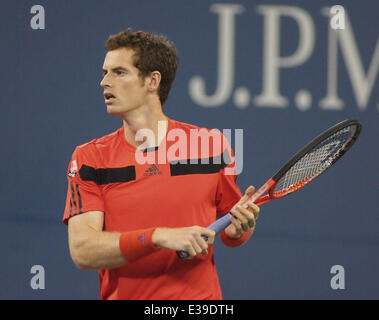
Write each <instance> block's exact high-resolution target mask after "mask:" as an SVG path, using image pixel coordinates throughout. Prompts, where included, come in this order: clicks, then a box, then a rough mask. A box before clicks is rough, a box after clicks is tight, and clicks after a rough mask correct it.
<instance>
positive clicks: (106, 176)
mask: <svg viewBox="0 0 379 320" xmlns="http://www.w3.org/2000/svg"><path fill="white" fill-rule="evenodd" d="M79 175H80V178H81V179H82V180H83V181H93V182H95V183H96V184H98V185H104V184H108V183H117V182H129V181H132V180H136V169H135V167H134V166H128V167H123V168H107V169H95V168H93V167H90V166H86V165H85V164H83V165H82V167H81V168H80V170H79Z"/></svg>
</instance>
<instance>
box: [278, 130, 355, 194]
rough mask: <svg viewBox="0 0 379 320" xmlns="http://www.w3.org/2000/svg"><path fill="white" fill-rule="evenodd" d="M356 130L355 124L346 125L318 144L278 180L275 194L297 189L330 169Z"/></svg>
mask: <svg viewBox="0 0 379 320" xmlns="http://www.w3.org/2000/svg"><path fill="white" fill-rule="evenodd" d="M355 130H356V127H355V126H348V127H345V128H343V129H341V130H339V131H337V132H336V133H334V134H333V135H331V136H330V137H328V138H327V139H325V140H323V141H322V142H320V143H319V144H318V145H316V146H315V147H314V148H313V149H311V150H310V151H309V152H308V153H306V154H305V155H304V156H303V157H301V158H300V159H299V160H298V161H297V162H296V163H295V164H294V165H293V166H292V167H291V168H290V170H288V171H287V172H286V173H285V175H284V176H283V177H282V178H281V179H280V180H279V181H278V183H277V185H276V187H275V189H274V191H273V195H274V196H278V197H279V196H283V195H285V194H288V193H290V192H293V191H296V190H297V189H299V188H301V187H303V186H304V185H306V184H307V183H308V182H310V181H311V180H313V179H314V178H316V177H317V176H319V175H320V174H321V173H322V172H324V171H325V170H326V169H328V168H329V167H330V166H331V165H332V164H333V163H334V162H335V161H336V159H338V158H339V157H340V155H342V153H343V152H342V151H343V150H344V149H345V147H346V145H348V144H349V142H350V141H351V138H352V137H353V135H354V133H355Z"/></svg>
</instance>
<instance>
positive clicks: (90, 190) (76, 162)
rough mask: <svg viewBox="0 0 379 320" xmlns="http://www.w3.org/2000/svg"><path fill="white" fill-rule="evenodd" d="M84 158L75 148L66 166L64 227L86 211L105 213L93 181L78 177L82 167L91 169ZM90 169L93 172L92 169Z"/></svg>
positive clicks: (99, 194)
mask: <svg viewBox="0 0 379 320" xmlns="http://www.w3.org/2000/svg"><path fill="white" fill-rule="evenodd" d="M86 158H88V157H86V155H85V152H84V151H83V150H82V149H80V148H78V147H77V148H76V149H75V151H74V153H73V154H72V157H71V161H70V163H69V166H68V170H67V182H68V186H67V196H66V206H65V209H64V213H63V219H62V221H63V223H64V224H66V225H67V224H68V220H69V219H70V218H71V217H73V216H76V215H78V214H81V213H85V212H87V211H102V212H104V211H105V210H104V202H103V198H102V194H101V189H100V187H99V186H98V185H97V184H96V182H95V181H91V180H89V179H85V180H83V179H82V178H81V176H80V172H81V169H82V168H83V166H84V167H85V168H91V167H90V164H89V162H88V159H86ZM91 169H93V171H95V169H94V168H91ZM82 171H83V170H82ZM94 180H95V179H94Z"/></svg>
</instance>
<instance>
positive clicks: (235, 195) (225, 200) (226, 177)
mask: <svg viewBox="0 0 379 320" xmlns="http://www.w3.org/2000/svg"><path fill="white" fill-rule="evenodd" d="M223 146H224V152H223V155H222V156H223V161H224V162H225V165H224V168H223V169H221V170H220V172H219V181H218V185H217V191H216V206H217V216H218V217H219V216H222V215H224V214H226V213H228V212H229V211H230V209H231V208H232V207H233V206H234V205H235V204H236V203H237V202H238V201H239V200H240V199H241V197H242V193H241V191H240V189H239V187H238V185H237V178H238V175H237V174H236V168H235V165H236V163H235V161H236V159H235V157H234V152H233V150H232V148H231V147H230V145H229V143H228V141H227V139H226V138H225V137H223Z"/></svg>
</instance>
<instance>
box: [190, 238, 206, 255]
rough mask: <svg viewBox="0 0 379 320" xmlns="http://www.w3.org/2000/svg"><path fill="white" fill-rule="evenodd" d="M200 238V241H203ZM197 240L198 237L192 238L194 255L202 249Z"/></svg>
mask: <svg viewBox="0 0 379 320" xmlns="http://www.w3.org/2000/svg"><path fill="white" fill-rule="evenodd" d="M200 238H201V237H200ZM200 240H202V241H203V242H204V240H203V239H200ZM198 241H199V239H194V240H193V241H192V248H193V249H194V251H195V255H198V254H199V253H201V252H202V251H203V249H202V248H201V246H200V245H199V243H198Z"/></svg>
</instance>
